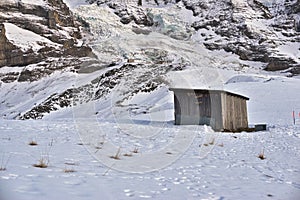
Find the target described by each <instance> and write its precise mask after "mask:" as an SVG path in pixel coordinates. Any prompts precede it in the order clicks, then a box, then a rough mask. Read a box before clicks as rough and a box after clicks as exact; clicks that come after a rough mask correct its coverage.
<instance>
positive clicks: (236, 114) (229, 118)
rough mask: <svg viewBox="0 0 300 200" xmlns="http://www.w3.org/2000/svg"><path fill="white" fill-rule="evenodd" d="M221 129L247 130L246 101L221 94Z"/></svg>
mask: <svg viewBox="0 0 300 200" xmlns="http://www.w3.org/2000/svg"><path fill="white" fill-rule="evenodd" d="M222 119H223V128H224V130H228V131H237V130H239V129H246V128H248V117H247V102H246V99H243V98H241V97H237V96H233V95H230V94H227V93H222Z"/></svg>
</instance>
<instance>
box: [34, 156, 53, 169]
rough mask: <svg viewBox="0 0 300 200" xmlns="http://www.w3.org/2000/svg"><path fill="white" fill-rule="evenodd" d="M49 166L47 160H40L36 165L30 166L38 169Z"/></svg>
mask: <svg viewBox="0 0 300 200" xmlns="http://www.w3.org/2000/svg"><path fill="white" fill-rule="evenodd" d="M48 164H49V159H46V158H41V159H40V160H39V161H38V163H37V164H33V165H32V166H34V167H38V168H47V167H48Z"/></svg>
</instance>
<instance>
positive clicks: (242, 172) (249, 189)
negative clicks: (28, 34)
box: [0, 74, 300, 200]
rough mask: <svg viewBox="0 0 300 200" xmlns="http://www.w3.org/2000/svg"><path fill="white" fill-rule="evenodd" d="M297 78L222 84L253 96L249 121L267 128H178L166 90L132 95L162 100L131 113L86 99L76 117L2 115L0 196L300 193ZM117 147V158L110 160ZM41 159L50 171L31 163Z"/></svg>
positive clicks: (241, 78) (248, 78) (242, 78)
mask: <svg viewBox="0 0 300 200" xmlns="http://www.w3.org/2000/svg"><path fill="white" fill-rule="evenodd" d="M299 83H300V79H298V78H284V77H280V76H271V75H268V76H262V75H250V74H248V75H247V74H243V75H234V74H233V76H232V77H231V78H230V79H228V81H227V83H226V84H225V85H224V88H225V89H227V90H230V91H234V92H239V93H241V94H244V95H246V96H248V97H250V101H249V102H248V110H249V120H250V123H261V122H264V123H267V124H268V126H269V130H268V131H263V132H253V133H245V132H242V133H234V134H233V133H216V132H213V131H212V130H211V129H210V128H209V127H206V126H174V125H173V123H172V120H173V116H172V112H173V110H172V106H173V102H172V93H169V92H168V91H167V90H166V89H163V88H162V89H160V90H158V91H156V93H154V94H146V93H145V94H142V93H141V94H140V95H138V96H136V97H135V98H134V99H132V100H131V101H132V103H136V104H137V105H140V109H142V106H141V105H143V102H144V101H145V100H146V99H147V98H148V99H150V100H153V99H155V98H154V97H155V96H156V97H159V98H160V99H161V100H160V102H159V103H158V104H157V105H156V107H154V108H153V109H152V110H151V109H150V110H149V112H147V113H143V112H139V113H136V114H135V115H133V116H132V115H130V113H128V114H127V115H126V114H125V115H122V116H121V117H118V116H117V115H111V118H106V120H105V119H101V118H96V117H94V118H93V116H92V115H89V114H88V113H90V112H94V110H93V109H94V107H93V105H85V106H83V107H81V108H80V107H79V108H77V109H74V110H73V111H72V112H73V114H74V118H71V119H60V120H57V119H56V120H55V119H54V117H53V118H51V117H50V116H49V117H48V119H47V120H39V121H34V120H29V121H10V120H7V121H6V120H2V121H1V122H0V132H1V138H0V139H1V146H0V153H1V168H5V170H2V171H0V185H1V187H0V190H1V191H0V194H1V199H4V200H8V199H14V200H18V199H20V200H21V199H22V200H26V199H32V198H33V197H35V196H39V198H41V199H53V198H57V199H65V198H68V199H69V198H70V199H98V198H100V199H144V198H155V199H268V198H270V199H295V200H296V199H299V197H300V171H299V165H300V161H299V156H300V147H299V142H300V118H299V117H298V116H296V117H297V119H296V125H293V120H292V110H295V112H296V113H297V114H298V112H300V107H299V98H300V96H299V93H298V92H297V91H299ZM164 94H167V95H164ZM151 95H152V96H151ZM163 96H164V97H163ZM80 109H82V110H84V111H85V112H86V113H87V116H89V117H85V114H82V115H80V116H79V115H78V113H79V112H82V110H80ZM88 109H92V110H91V111H88ZM110 109H113V108H110ZM65 112H67V111H65ZM111 112H112V113H113V111H111ZM131 114H132V113H131ZM31 141H36V142H37V145H36V146H31V145H29V143H30V142H31ZM134 151H136V152H135V153H134ZM118 152H119V157H120V159H119V160H117V159H114V158H111V156H115V155H116V154H117V153H118ZM262 152H263V153H264V156H265V159H264V160H261V159H260V158H258V155H259V154H260V153H262ZM40 159H44V161H46V162H48V161H49V163H48V167H47V168H37V167H34V166H33V165H34V164H38V163H39V160H40ZM70 171H71V172H70Z"/></svg>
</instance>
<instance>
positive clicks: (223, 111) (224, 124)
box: [170, 88, 249, 132]
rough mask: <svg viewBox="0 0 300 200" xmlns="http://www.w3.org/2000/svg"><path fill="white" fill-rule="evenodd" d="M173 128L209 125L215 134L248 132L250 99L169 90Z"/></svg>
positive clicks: (212, 92)
mask: <svg viewBox="0 0 300 200" xmlns="http://www.w3.org/2000/svg"><path fill="white" fill-rule="evenodd" d="M170 90H171V91H173V92H174V106H175V124H176V125H204V124H206V125H210V126H211V127H212V128H213V129H214V130H216V131H234V132H235V131H242V130H247V129H248V118H247V102H246V101H247V100H249V98H247V97H244V96H242V95H238V94H234V93H231V92H227V91H223V90H203V89H184V88H171V89H170Z"/></svg>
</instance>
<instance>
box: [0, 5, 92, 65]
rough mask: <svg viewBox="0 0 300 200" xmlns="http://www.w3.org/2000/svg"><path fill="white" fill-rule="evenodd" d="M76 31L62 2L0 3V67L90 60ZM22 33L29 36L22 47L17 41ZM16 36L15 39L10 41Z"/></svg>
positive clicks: (79, 32) (77, 24)
mask: <svg viewBox="0 0 300 200" xmlns="http://www.w3.org/2000/svg"><path fill="white" fill-rule="evenodd" d="M80 27H81V24H80V22H79V21H78V20H75V17H74V16H73V14H72V13H71V12H70V10H69V8H68V7H67V6H66V4H65V3H64V2H63V1H62V0H45V1H42V0H38V1H32V2H30V3H28V1H22V0H18V1H15V0H4V2H1V4H0V31H1V32H0V43H1V45H0V67H2V66H25V65H29V64H33V63H38V62H41V61H44V60H46V59H48V58H53V57H62V56H73V57H85V56H90V55H91V54H92V53H91V49H90V48H89V47H87V46H86V45H84V44H83V43H82V40H81V39H82V33H81V30H80ZM7 29H10V30H7ZM24 32H26V33H29V32H31V37H32V38H28V37H27V38H26V39H27V40H26V41H27V43H24V40H23V43H24V44H23V46H22V45H20V44H22V42H20V41H18V39H20V40H22V39H24V38H22V37H21V36H22V35H24V34H23V33H24ZM18 33H19V36H18V38H17V37H14V35H16V34H18ZM36 46H39V47H38V48H36Z"/></svg>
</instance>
